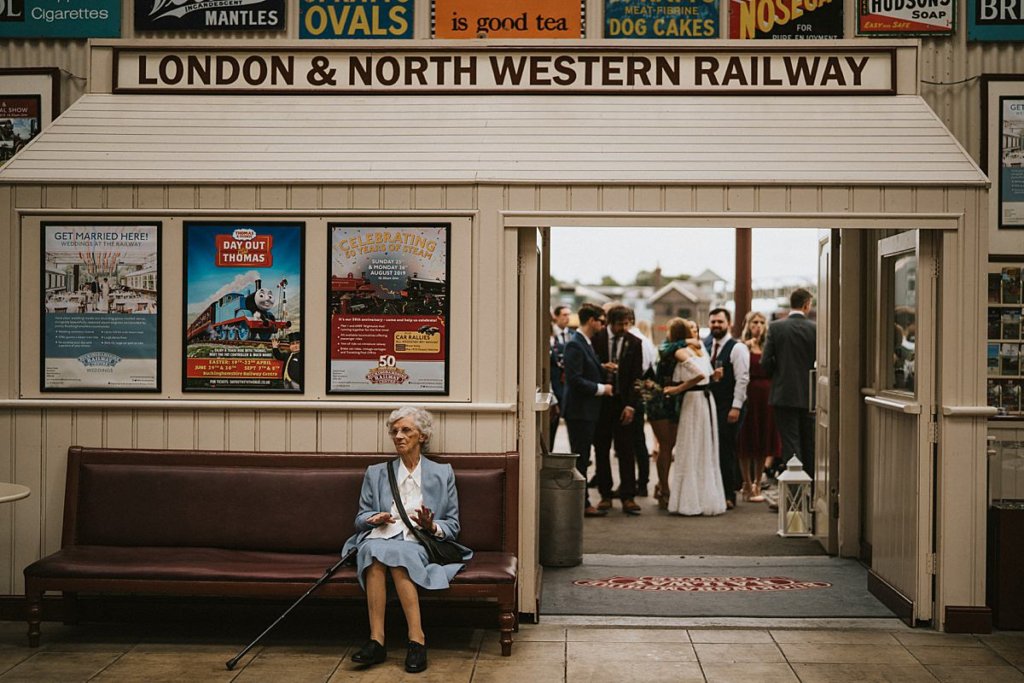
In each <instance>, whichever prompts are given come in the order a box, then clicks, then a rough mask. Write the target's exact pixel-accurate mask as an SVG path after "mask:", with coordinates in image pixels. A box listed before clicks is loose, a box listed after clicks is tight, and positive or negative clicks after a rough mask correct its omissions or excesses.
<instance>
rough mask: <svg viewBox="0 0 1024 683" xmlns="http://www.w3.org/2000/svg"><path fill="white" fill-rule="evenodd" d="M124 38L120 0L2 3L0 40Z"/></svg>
mask: <svg viewBox="0 0 1024 683" xmlns="http://www.w3.org/2000/svg"><path fill="white" fill-rule="evenodd" d="M120 36H121V1H120V0H0V38H119V37H120Z"/></svg>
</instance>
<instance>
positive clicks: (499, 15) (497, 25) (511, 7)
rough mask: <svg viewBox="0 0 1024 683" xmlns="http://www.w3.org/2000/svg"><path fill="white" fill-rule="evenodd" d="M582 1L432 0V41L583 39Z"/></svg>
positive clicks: (583, 1)
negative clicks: (449, 39)
mask: <svg viewBox="0 0 1024 683" xmlns="http://www.w3.org/2000/svg"><path fill="white" fill-rule="evenodd" d="M584 4H585V0H516V2H508V1H507V0H434V15H433V17H434V37H435V38H492V39H493V38H546V39H548V40H557V39H562V38H582V37H583V28H584V26H583V16H584V10H583V7H584Z"/></svg>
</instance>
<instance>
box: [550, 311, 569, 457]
mask: <svg viewBox="0 0 1024 683" xmlns="http://www.w3.org/2000/svg"><path fill="white" fill-rule="evenodd" d="M572 334H573V333H572V330H570V329H569V307H568V306H555V310H554V312H553V313H552V314H551V339H550V340H549V342H548V345H549V347H550V352H551V392H552V393H553V394H554V395H555V398H557V399H558V405H557V406H555V407H554V408H553V409H552V410H551V434H550V436H551V440H550V443H549V444H548V448H550V449H552V450H554V448H555V433H556V432H557V431H558V422H559V418H560V417H561V414H562V405H563V404H564V403H565V345H566V344H568V343H569V337H571V336H572Z"/></svg>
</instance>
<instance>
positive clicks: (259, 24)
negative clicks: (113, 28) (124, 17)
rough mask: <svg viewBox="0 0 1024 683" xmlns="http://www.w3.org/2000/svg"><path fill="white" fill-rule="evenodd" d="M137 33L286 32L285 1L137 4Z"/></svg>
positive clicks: (141, 0)
mask: <svg viewBox="0 0 1024 683" xmlns="http://www.w3.org/2000/svg"><path fill="white" fill-rule="evenodd" d="M134 5H135V30H137V31H283V30H284V27H285V2H284V0H229V1H227V2H225V0H194V1H192V2H175V1H174V0H134Z"/></svg>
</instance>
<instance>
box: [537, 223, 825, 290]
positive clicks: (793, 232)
mask: <svg viewBox="0 0 1024 683" xmlns="http://www.w3.org/2000/svg"><path fill="white" fill-rule="evenodd" d="M817 244H818V231H817V230H803V229H775V228H757V229H755V230H754V231H753V249H752V255H751V262H752V271H753V272H752V277H753V279H754V282H755V286H756V285H757V282H758V281H783V282H800V281H814V280H816V279H817V272H818V247H817ZM659 265H660V266H661V270H662V272H663V273H664V274H665V275H666V276H674V275H680V274H684V273H685V274H688V275H698V274H699V273H701V272H703V271H704V269H705V268H710V269H711V270H713V271H715V272H716V273H718V274H719V275H721V276H722V277H723V278H725V279H726V280H728V281H730V282H731V281H732V280H733V279H734V278H735V276H736V255H735V238H734V232H733V231H732V230H730V229H723V228H706V229H705V228H686V229H671V228H552V230H551V275H552V276H554V277H556V278H558V279H559V280H561V281H564V282H576V281H578V282H580V283H583V284H597V283H600V281H601V278H602V277H604V276H606V275H609V276H611V277H612V278H614V279H615V280H616V281H617V282H618V283H620V284H630V283H632V282H633V280H634V278H635V277H636V274H637V273H638V272H640V271H641V270H647V271H650V270H654V268H655V267H656V266H659Z"/></svg>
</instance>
